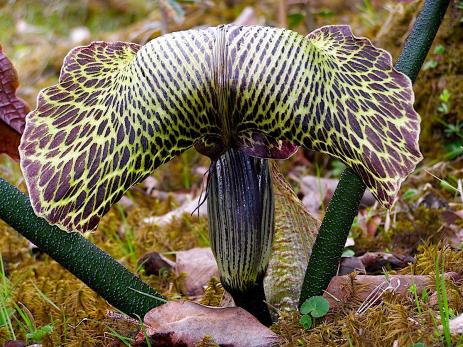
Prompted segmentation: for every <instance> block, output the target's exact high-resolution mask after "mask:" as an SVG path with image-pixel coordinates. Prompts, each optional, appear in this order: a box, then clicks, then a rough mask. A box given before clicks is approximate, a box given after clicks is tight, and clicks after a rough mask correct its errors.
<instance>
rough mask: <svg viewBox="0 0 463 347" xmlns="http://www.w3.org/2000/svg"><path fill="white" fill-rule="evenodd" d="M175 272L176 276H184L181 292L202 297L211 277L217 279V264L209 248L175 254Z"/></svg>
mask: <svg viewBox="0 0 463 347" xmlns="http://www.w3.org/2000/svg"><path fill="white" fill-rule="evenodd" d="M175 270H176V272H177V275H180V274H181V273H182V272H184V273H185V274H186V276H185V280H184V282H183V288H182V292H183V294H185V295H189V296H196V295H202V294H203V293H204V287H205V286H206V285H207V282H209V280H210V279H211V277H212V276H215V277H219V269H218V267H217V262H216V261H215V258H214V255H213V254H212V250H211V249H210V248H192V249H189V250H188V251H180V252H177V253H176V266H175Z"/></svg>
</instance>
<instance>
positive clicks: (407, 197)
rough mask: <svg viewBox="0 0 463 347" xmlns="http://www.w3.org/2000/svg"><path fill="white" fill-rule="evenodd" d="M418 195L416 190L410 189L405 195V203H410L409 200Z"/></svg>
mask: <svg viewBox="0 0 463 347" xmlns="http://www.w3.org/2000/svg"><path fill="white" fill-rule="evenodd" d="M417 193H418V190H416V189H414V188H410V189H408V190H407V191H406V192H405V193H403V195H402V199H404V200H405V201H409V200H411V199H412V198H413V197H414V196H416V194H417Z"/></svg>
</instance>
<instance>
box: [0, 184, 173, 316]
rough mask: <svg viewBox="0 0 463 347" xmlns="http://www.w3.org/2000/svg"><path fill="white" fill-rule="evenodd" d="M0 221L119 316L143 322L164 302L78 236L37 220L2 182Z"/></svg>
mask: <svg viewBox="0 0 463 347" xmlns="http://www.w3.org/2000/svg"><path fill="white" fill-rule="evenodd" d="M0 218H1V219H3V220H4V221H5V222H6V223H8V224H9V225H11V226H12V227H13V228H14V229H16V230H17V231H18V232H19V233H20V234H22V235H23V236H24V237H26V238H27V239H28V240H30V241H31V242H33V243H34V244H35V245H36V246H37V247H39V248H40V249H41V250H42V251H44V252H45V253H47V254H48V255H50V256H51V257H52V258H53V259H54V260H56V261H57V262H58V263H59V264H60V265H62V266H63V267H64V268H66V269H67V270H69V271H70V272H71V273H72V274H74V275H75V276H76V277H77V278H79V279H80V280H82V281H83V282H84V283H85V284H87V285H88V286H89V287H90V288H92V289H93V290H94V291H95V292H97V293H98V294H99V295H101V296H102V297H103V298H104V299H105V300H107V301H108V302H109V303H110V304H111V305H113V306H114V307H116V308H117V309H119V310H121V311H122V312H124V313H126V314H128V315H130V316H132V317H134V318H143V317H144V315H145V314H146V313H147V312H148V311H149V310H150V309H151V308H153V307H156V306H159V305H161V304H163V303H164V302H165V300H164V299H163V298H162V296H161V295H160V294H158V293H156V292H155V291H154V290H153V289H152V288H151V287H150V286H149V285H147V284H146V283H145V282H143V281H142V280H140V279H139V278H138V277H136V276H134V275H133V274H132V273H131V272H130V271H128V270H127V269H126V268H125V267H123V266H122V265H121V264H119V263H118V262H117V261H116V260H114V259H113V258H111V257H110V256H109V255H108V254H106V253H105V252H103V251H102V250H100V249H99V248H98V247H96V246H95V245H94V244H93V243H91V242H90V241H87V240H86V239H85V238H84V237H83V236H82V235H80V234H79V233H67V232H66V231H64V230H61V229H59V228H58V227H56V226H51V225H49V224H48V223H47V222H46V221H45V219H42V218H39V217H37V216H36V215H35V214H34V211H33V210H32V206H31V203H30V201H29V199H28V198H27V197H26V196H25V195H24V194H23V193H21V192H20V191H19V190H18V189H16V188H15V187H13V186H12V185H11V184H9V183H8V182H6V181H5V180H3V179H1V178H0Z"/></svg>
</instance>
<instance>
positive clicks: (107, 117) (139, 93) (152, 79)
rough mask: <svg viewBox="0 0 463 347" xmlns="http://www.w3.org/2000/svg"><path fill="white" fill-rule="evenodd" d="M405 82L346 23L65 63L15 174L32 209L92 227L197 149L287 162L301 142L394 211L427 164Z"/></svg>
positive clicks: (42, 101)
mask: <svg viewBox="0 0 463 347" xmlns="http://www.w3.org/2000/svg"><path fill="white" fill-rule="evenodd" d="M413 99H414V96H413V91H412V89H411V83H410V80H409V79H408V78H407V77H406V76H405V75H403V74H402V73H400V72H398V71H396V70H395V69H394V68H393V67H392V64H391V57H390V55H389V53H387V52H385V51H383V50H381V49H378V48H375V47H374V46H373V45H372V44H371V42H370V41H369V40H367V39H364V38H357V37H355V36H354V35H353V34H352V32H351V31H350V28H349V27H348V26H345V25H341V26H327V27H323V28H320V29H318V30H315V31H314V32H312V33H311V34H310V35H308V36H307V37H306V38H304V37H303V36H301V35H299V34H297V33H295V32H292V31H289V30H284V29H276V28H267V27H259V26H249V27H242V26H233V25H225V26H219V27H216V28H208V29H201V30H189V31H184V32H178V33H173V34H169V35H165V36H162V37H160V38H158V39H155V40H153V41H151V42H150V43H148V44H147V45H145V46H144V47H142V48H140V47H139V46H137V45H134V44H130V43H122V42H116V43H105V42H95V43H92V44H91V45H89V46H87V47H79V48H76V49H74V50H73V51H71V52H70V53H69V55H68V56H67V57H66V59H65V61H64V65H63V69H62V73H61V76H60V82H59V84H58V85H56V86H53V87H50V88H48V89H45V90H44V91H42V92H41V94H40V95H39V99H38V107H37V109H36V110H34V111H33V112H32V113H31V114H30V115H29V117H28V119H27V124H26V130H25V134H24V137H23V140H22V143H21V147H20V152H21V157H22V159H21V161H22V162H21V166H22V169H23V172H24V175H25V178H26V183H27V185H28V189H29V193H30V196H31V199H32V203H33V206H34V209H35V211H36V213H37V214H38V215H41V216H44V217H45V218H47V220H48V221H49V222H51V223H53V224H57V225H58V226H60V227H61V228H63V229H66V230H73V229H74V230H79V231H84V230H89V229H94V228H95V227H96V225H97V224H98V221H99V219H100V218H101V216H102V215H103V214H104V213H106V212H107V210H108V209H109V207H110V205H111V204H112V203H114V202H116V201H117V200H118V199H119V198H120V197H121V196H122V194H123V192H124V191H125V190H126V189H128V188H129V187H130V186H131V185H133V184H135V183H137V182H140V181H141V180H142V179H143V178H145V177H146V176H147V175H148V174H149V173H150V172H151V171H152V170H154V169H155V168H156V167H158V166H159V165H161V164H162V163H164V162H166V161H168V160H170V159H171V158H172V157H173V156H175V155H176V154H179V153H181V152H182V151H184V150H185V149H187V148H188V147H190V146H192V145H193V144H194V145H195V147H196V148H197V149H198V150H199V151H200V152H201V153H203V154H206V155H209V156H210V157H212V158H213V159H217V158H218V157H219V156H220V154H222V153H223V152H224V151H225V150H227V149H228V148H230V147H235V148H238V149H241V150H243V151H244V152H246V153H248V154H250V155H253V156H258V157H267V158H286V157H288V156H290V155H291V154H293V153H294V151H295V150H296V149H297V146H299V145H302V146H305V147H307V148H310V149H314V150H318V151H321V152H325V153H328V154H331V155H333V156H334V157H336V158H339V159H340V160H342V161H343V162H344V163H346V164H347V165H349V166H350V167H352V169H353V170H354V171H355V172H356V173H357V174H359V175H360V176H361V177H362V179H363V180H364V182H365V184H366V185H367V186H368V187H369V188H370V190H371V191H372V193H373V194H374V195H375V197H376V198H377V199H378V200H379V201H380V202H382V203H383V204H384V205H386V206H390V205H391V204H392V203H393V201H394V200H395V198H396V195H397V191H398V189H399V186H400V183H401V182H402V181H403V180H404V179H405V177H406V176H407V175H408V174H409V173H410V172H411V171H412V170H413V169H414V168H415V166H416V164H417V162H419V161H420V160H421V154H420V152H419V149H418V135H419V122H420V119H419V116H418V114H417V113H416V112H415V111H414V109H413Z"/></svg>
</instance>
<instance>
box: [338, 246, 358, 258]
mask: <svg viewBox="0 0 463 347" xmlns="http://www.w3.org/2000/svg"><path fill="white" fill-rule="evenodd" d="M354 255H355V252H354V251H353V250H351V249H348V248H347V249H345V250H344V252H342V255H341V257H342V258H350V257H353V256H354Z"/></svg>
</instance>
